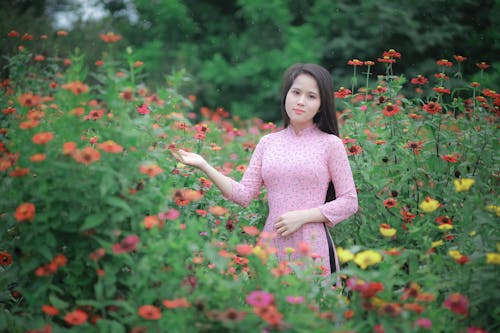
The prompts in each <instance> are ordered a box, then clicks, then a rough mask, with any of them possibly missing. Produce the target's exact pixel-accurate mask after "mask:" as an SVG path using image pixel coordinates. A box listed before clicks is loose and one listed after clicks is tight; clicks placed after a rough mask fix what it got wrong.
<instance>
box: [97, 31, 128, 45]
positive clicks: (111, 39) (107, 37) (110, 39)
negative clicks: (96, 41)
mask: <svg viewBox="0 0 500 333" xmlns="http://www.w3.org/2000/svg"><path fill="white" fill-rule="evenodd" d="M99 37H100V38H101V39H102V40H103V41H104V42H105V43H115V42H117V41H119V40H121V39H122V36H120V35H117V34H115V33H114V32H107V33H106V34H101V35H100V36H99Z"/></svg>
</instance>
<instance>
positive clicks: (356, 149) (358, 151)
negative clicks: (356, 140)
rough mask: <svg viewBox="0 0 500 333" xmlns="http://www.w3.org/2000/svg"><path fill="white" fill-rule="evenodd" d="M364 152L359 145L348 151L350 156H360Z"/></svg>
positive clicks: (351, 147)
mask: <svg viewBox="0 0 500 333" xmlns="http://www.w3.org/2000/svg"><path fill="white" fill-rule="evenodd" d="M362 152H363V148H361V146H358V145H351V146H350V147H349V148H348V149H347V154H348V155H359V154H361V153H362Z"/></svg>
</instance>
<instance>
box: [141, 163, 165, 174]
mask: <svg viewBox="0 0 500 333" xmlns="http://www.w3.org/2000/svg"><path fill="white" fill-rule="evenodd" d="M139 171H140V172H141V173H143V174H145V175H148V176H149V177H150V178H153V177H154V176H156V175H159V174H160V173H162V172H163V171H164V170H163V169H162V168H160V167H159V166H158V165H157V164H152V163H149V164H143V165H141V166H140V168H139Z"/></svg>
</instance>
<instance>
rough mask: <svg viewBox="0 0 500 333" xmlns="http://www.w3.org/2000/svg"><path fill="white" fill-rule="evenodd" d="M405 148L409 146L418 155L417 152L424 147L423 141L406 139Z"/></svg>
mask: <svg viewBox="0 0 500 333" xmlns="http://www.w3.org/2000/svg"><path fill="white" fill-rule="evenodd" d="M405 148H410V149H412V150H413V153H414V154H415V155H418V154H419V152H420V151H421V150H422V149H424V146H423V142H422V141H418V142H416V141H408V143H407V144H406V146H405Z"/></svg>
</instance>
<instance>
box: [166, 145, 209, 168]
mask: <svg viewBox="0 0 500 333" xmlns="http://www.w3.org/2000/svg"><path fill="white" fill-rule="evenodd" d="M171 152H172V155H173V156H174V158H175V159H176V160H177V161H179V162H181V163H183V164H186V165H189V166H192V167H195V168H198V169H201V168H202V167H203V166H204V165H206V163H207V161H206V160H205V159H204V158H203V157H202V156H201V155H199V154H196V153H192V152H188V151H185V150H182V149H177V150H171Z"/></svg>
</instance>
